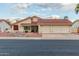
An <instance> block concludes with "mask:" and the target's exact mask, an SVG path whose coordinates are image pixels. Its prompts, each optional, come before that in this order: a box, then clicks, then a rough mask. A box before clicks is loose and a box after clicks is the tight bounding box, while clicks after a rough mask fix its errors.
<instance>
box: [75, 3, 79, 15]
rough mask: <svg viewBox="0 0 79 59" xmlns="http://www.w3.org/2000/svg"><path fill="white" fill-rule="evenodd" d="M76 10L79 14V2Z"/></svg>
mask: <svg viewBox="0 0 79 59" xmlns="http://www.w3.org/2000/svg"><path fill="white" fill-rule="evenodd" d="M75 12H76V14H78V12H79V4H77V6H76V8H75Z"/></svg>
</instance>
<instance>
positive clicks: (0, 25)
mask: <svg viewBox="0 0 79 59" xmlns="http://www.w3.org/2000/svg"><path fill="white" fill-rule="evenodd" d="M10 30H11V24H10V23H9V22H8V21H6V20H4V19H0V32H8V31H10Z"/></svg>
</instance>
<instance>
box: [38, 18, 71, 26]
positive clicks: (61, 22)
mask: <svg viewBox="0 0 79 59" xmlns="http://www.w3.org/2000/svg"><path fill="white" fill-rule="evenodd" d="M38 23H39V24H40V25H56V26H60V25H72V22H71V21H70V20H68V19H39V22H38Z"/></svg>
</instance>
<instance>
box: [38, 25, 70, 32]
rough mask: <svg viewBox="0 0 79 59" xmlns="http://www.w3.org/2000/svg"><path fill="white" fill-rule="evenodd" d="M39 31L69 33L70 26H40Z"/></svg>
mask: <svg viewBox="0 0 79 59" xmlns="http://www.w3.org/2000/svg"><path fill="white" fill-rule="evenodd" d="M39 33H71V26H40V27H39Z"/></svg>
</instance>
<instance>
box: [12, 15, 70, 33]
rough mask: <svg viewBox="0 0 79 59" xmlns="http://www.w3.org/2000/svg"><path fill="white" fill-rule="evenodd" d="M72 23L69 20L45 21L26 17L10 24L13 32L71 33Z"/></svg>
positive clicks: (35, 17)
mask: <svg viewBox="0 0 79 59" xmlns="http://www.w3.org/2000/svg"><path fill="white" fill-rule="evenodd" d="M71 27H72V22H71V21H70V20H69V19H45V18H40V17H37V16H33V17H28V18H25V19H22V20H20V21H17V22H16V23H13V24H12V31H13V32H26V33H27V32H37V33H71V32H72V31H71Z"/></svg>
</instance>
